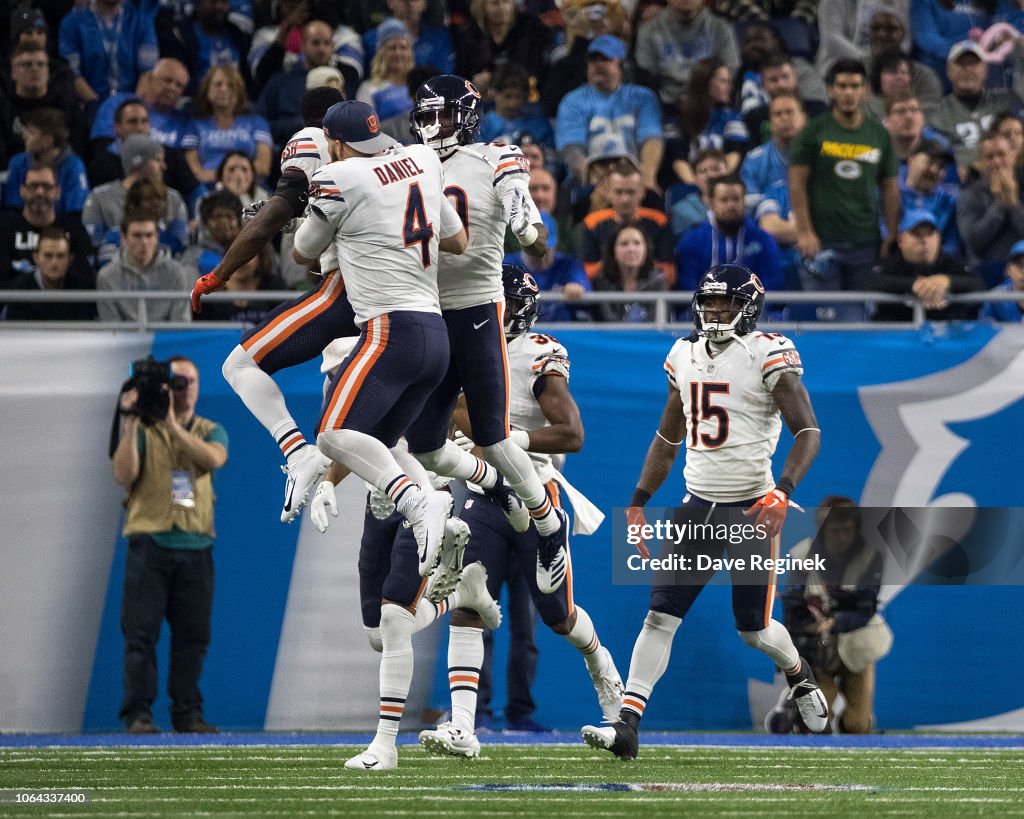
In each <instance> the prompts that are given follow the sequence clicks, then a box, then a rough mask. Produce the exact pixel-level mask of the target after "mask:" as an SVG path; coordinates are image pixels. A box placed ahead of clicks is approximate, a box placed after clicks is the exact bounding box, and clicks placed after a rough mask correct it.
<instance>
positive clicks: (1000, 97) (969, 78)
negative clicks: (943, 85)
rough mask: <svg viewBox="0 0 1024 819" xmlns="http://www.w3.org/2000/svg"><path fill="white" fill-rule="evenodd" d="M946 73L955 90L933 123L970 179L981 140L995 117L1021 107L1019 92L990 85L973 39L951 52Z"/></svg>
mask: <svg viewBox="0 0 1024 819" xmlns="http://www.w3.org/2000/svg"><path fill="white" fill-rule="evenodd" d="M946 74H947V76H948V77H949V81H950V84H951V85H952V91H951V92H950V93H949V94H947V95H946V96H945V97H943V98H942V102H941V103H940V104H939V108H938V111H937V112H936V113H935V116H934V117H932V118H931V122H932V124H933V125H934V126H935V127H936V128H938V129H939V130H940V131H941V132H942V133H943V134H944V135H945V136H946V138H947V139H949V140H950V142H952V143H953V153H954V154H955V155H956V164H957V167H958V169H959V171H960V178H961V179H966V178H967V173H968V170H969V169H970V166H971V165H972V164H973V162H974V159H975V157H976V156H977V152H978V140H979V139H980V138H981V135H982V133H983V132H984V131H985V130H986V128H988V124H989V122H990V121H991V119H992V117H994V116H995V115H996V114H998V113H1001V112H1002V111H1016V110H1017V109H1018V108H1020V100H1019V99H1017V95H1016V94H1014V93H1013V92H1012V91H1010V90H1009V89H1008V88H986V86H985V82H986V79H987V77H988V64H987V63H986V62H985V52H984V51H983V50H982V48H981V46H979V45H978V44H977V43H975V42H973V41H971V40H963V41H961V42H959V43H957V44H956V45H955V46H953V48H952V49H951V50H950V52H949V59H948V60H947V61H946Z"/></svg>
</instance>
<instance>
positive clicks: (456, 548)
mask: <svg viewBox="0 0 1024 819" xmlns="http://www.w3.org/2000/svg"><path fill="white" fill-rule="evenodd" d="M467 543H469V524H468V523H466V521H464V520H463V519H462V518H456V517H451V518H448V520H446V521H445V523H444V537H443V538H442V539H441V550H440V551H439V552H438V555H437V568H435V569H434V571H432V572H431V573H430V578H429V579H428V580H427V590H426V594H424V597H426V598H427V600H429V601H430V602H431V603H440V602H441V601H442V600H444V599H445V598H446V597H447V596H448V595H449V594H451V593H452V592H453V591H455V587H456V586H457V585H458V584H459V579H460V578H461V577H462V559H463V557H464V556H465V554H466V544H467Z"/></svg>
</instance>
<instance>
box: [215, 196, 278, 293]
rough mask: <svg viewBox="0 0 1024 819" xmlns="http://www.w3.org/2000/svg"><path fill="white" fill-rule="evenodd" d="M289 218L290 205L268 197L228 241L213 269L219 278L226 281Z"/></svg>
mask: <svg viewBox="0 0 1024 819" xmlns="http://www.w3.org/2000/svg"><path fill="white" fill-rule="evenodd" d="M291 218H292V209H291V206H290V205H289V204H288V203H287V202H286V201H284V199H282V198H281V197H279V196H271V197H270V199H269V201H268V202H267V204H266V205H264V206H263V207H262V208H260V212H259V213H257V214H256V217H255V218H254V219H252V220H250V221H249V223H248V224H246V225H245V227H243V228H242V230H241V231H240V232H239V234H238V236H236V237H235V240H234V241H233V242H232V243H231V246H230V247H229V248H228V250H227V252H226V253H225V254H224V258H222V259H221V260H220V264H218V265H217V267H215V268H214V270H213V272H214V274H215V275H216V276H217V278H218V279H220V280H221V281H227V280H228V279H230V278H231V277H232V276H233V275H234V274H235V272H236V271H237V270H238V269H239V268H240V267H242V265H244V264H246V263H247V262H248V261H250V260H251V259H253V258H255V257H256V255H257V254H258V253H259V252H260V251H261V250H262V249H263V248H264V247H265V246H266V244H267V243H268V242H270V241H271V240H272V239H273V238H274V237H275V236H276V235H277V233H278V231H280V230H281V228H283V227H284V226H285V225H286V224H288V222H289V221H290V220H291Z"/></svg>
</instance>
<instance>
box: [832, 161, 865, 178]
mask: <svg viewBox="0 0 1024 819" xmlns="http://www.w3.org/2000/svg"><path fill="white" fill-rule="evenodd" d="M835 172H836V176H838V177H839V178H840V179H848V180H852V179H860V175H861V173H863V171H862V170H861V167H860V163H859V162H855V161H854V160H852V159H844V160H842V161H841V162H837V163H836V165H835Z"/></svg>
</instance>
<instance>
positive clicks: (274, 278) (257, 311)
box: [195, 245, 288, 324]
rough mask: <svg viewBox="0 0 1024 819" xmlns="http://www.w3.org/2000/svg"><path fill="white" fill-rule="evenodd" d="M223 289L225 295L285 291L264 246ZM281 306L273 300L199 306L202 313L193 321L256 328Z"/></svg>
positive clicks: (240, 301) (224, 302)
mask: <svg viewBox="0 0 1024 819" xmlns="http://www.w3.org/2000/svg"><path fill="white" fill-rule="evenodd" d="M224 289H225V290H226V291H228V292H236V293H237V292H249V291H255V290H287V289H288V286H287V285H286V284H285V282H284V279H282V278H281V277H280V276H279V275H277V274H276V273H275V272H274V254H273V251H272V250H271V249H270V247H268V246H266V245H264V247H263V248H262V249H261V250H260V252H259V253H258V254H257V255H256V256H254V257H253V258H252V259H250V260H249V261H248V262H246V263H245V264H244V265H242V266H241V267H240V268H238V270H237V271H236V272H235V273H234V274H233V275H232V276H231V278H230V279H228V282H227V284H226V285H224ZM280 303H281V302H280V301H279V300H276V299H243V298H236V299H235V300H234V301H215V302H206V301H204V302H203V312H202V313H200V314H199V315H198V316H196V317H195V318H199V319H202V320H204V321H240V322H243V323H245V324H259V323H260V322H261V321H263V319H265V318H266V317H267V314H268V313H269V312H270V311H271V310H273V309H274V308H275V307H277V305H278V304H280Z"/></svg>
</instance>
